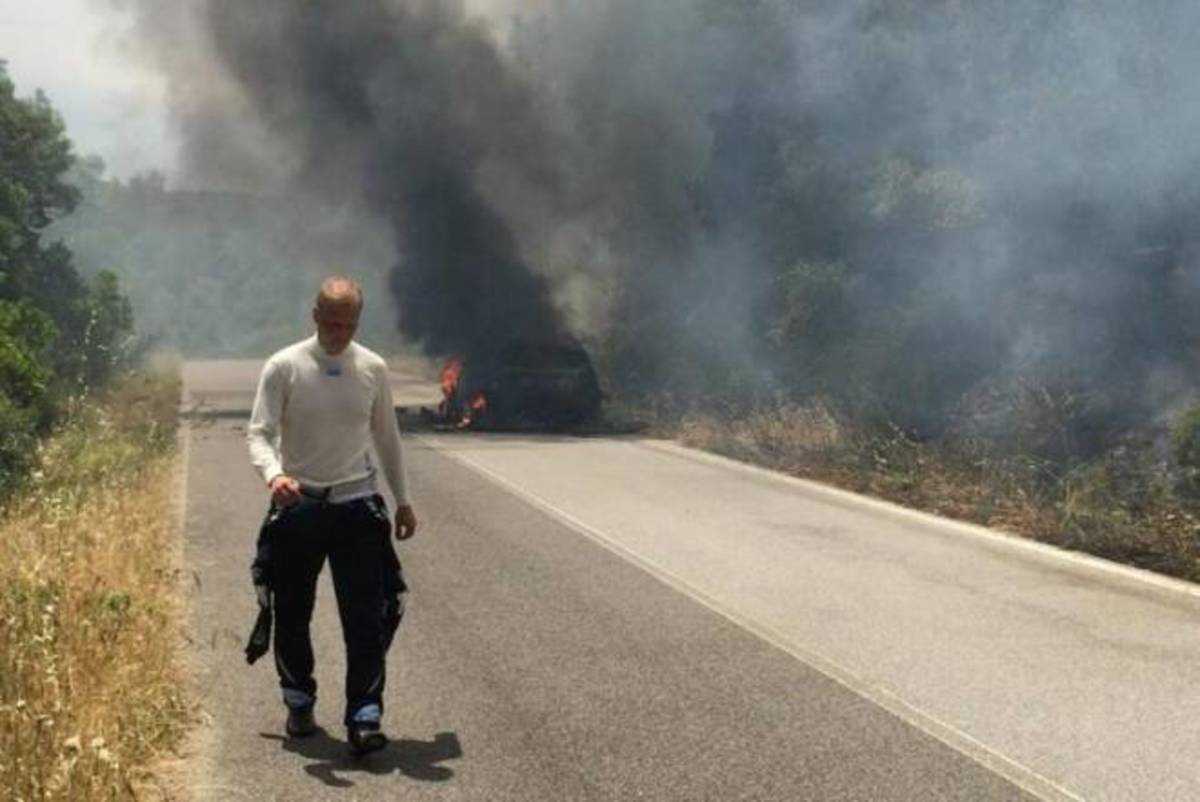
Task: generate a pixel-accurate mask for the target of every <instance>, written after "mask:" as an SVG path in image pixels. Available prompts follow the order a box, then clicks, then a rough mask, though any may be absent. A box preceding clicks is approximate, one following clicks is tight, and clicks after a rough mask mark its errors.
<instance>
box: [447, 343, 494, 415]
mask: <svg viewBox="0 0 1200 802" xmlns="http://www.w3.org/2000/svg"><path fill="white" fill-rule="evenodd" d="M462 370H463V360H462V357H458V356H453V357H450V358H449V359H447V360H446V364H445V365H444V366H443V367H442V403H441V404H440V405H439V407H438V414H439V415H441V416H442V418H443V419H448V418H449V417H450V412H451V409H450V399H451V398H453V397H454V394H455V393H456V392H457V391H458V383H459V379H460V377H461V376H462ZM487 409H488V402H487V396H485V395H484V394H483V393H476V394H475V395H474V396H473V397H472V398H471V401H470V403H469V404H467V406H466V408H465V409H464V410H463V416H462V419H461V420H460V421H458V422H457V423H456V424H455V425H456V426H457V427H458V428H459V429H466V428H467V427H469V426H470V425H471V424H472V423H474V422H475V419H476V418H478V417H479V416H481V415H484V414H486V413H487Z"/></svg>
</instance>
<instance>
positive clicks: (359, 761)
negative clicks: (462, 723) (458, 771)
mask: <svg viewBox="0 0 1200 802" xmlns="http://www.w3.org/2000/svg"><path fill="white" fill-rule="evenodd" d="M259 735H260V736H262V737H263V738H266V739H268V740H271V741H279V742H280V746H282V747H283V750H284V751H285V752H292V753H294V754H297V755H301V756H303V757H306V758H309V759H310V760H315V761H316V762H315V763H311V764H309V765H307V766H305V767H304V771H305V773H307V774H309V775H311V776H313V777H315V778H317V779H318V780H320V781H321V782H323V783H325V784H326V785H329V786H332V787H334V788H351V787H353V786H354V783H353V782H351V781H350V780H348V779H346V778H345V777H342V776H339V772H354V771H366V772H370V773H371V774H391V773H393V772H397V771H398V772H400V773H401V774H403V775H404V776H405V777H412V778H413V779H414V780H423V781H425V782H445V781H446V780H449V779H450V778H451V777H453V776H454V772H453V771H452V770H451V769H450V768H448V767H446V766H439V765H438V764H439V763H441V762H442V761H444V760H455V759H457V758H460V757H462V754H463V752H462V745H461V744H460V743H459V742H458V734H457V733H453V732H439V733H438V734H437V735H435V736H434V737H433V740H432V741H415V740H410V739H407V738H402V739H400V740H396V741H391V742H390V743H388V745H387V747H386V748H384V749H382V750H380V751H378V752H375V753H372V754H370V755H365V756H362V757H359V756H356V755H353V754H351V752H350V746H349V744H347V743H346V742H345V741H339V740H337V739H336V738H333V737H332V736H330V735H329V733H328V732H326V731H325V729H324V728H318V729H317V731H316V732H315V733H314V734H313V735H310V736H308V737H307V738H289V737H287V736H284V735H280V734H278V733H274V732H260V733H259Z"/></svg>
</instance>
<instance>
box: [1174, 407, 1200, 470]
mask: <svg viewBox="0 0 1200 802" xmlns="http://www.w3.org/2000/svg"><path fill="white" fill-rule="evenodd" d="M1171 444H1172V446H1174V450H1175V461H1176V462H1178V463H1179V465H1180V466H1181V467H1184V468H1191V469H1194V470H1200V405H1196V406H1194V407H1191V408H1190V409H1188V410H1187V411H1185V412H1184V413H1183V414H1182V415H1180V416H1179V417H1178V418H1176V419H1175V422H1174V424H1172V426H1171Z"/></svg>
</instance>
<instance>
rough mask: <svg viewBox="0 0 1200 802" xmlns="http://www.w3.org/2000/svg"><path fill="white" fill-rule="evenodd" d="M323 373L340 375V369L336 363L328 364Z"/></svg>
mask: <svg viewBox="0 0 1200 802" xmlns="http://www.w3.org/2000/svg"><path fill="white" fill-rule="evenodd" d="M325 375H326V376H341V375H342V369H341V368H340V367H338V366H337V365H330V366H329V367H327V368H325Z"/></svg>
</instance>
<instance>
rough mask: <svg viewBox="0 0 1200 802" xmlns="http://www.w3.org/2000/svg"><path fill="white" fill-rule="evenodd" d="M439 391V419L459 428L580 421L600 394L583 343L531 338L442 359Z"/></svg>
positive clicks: (590, 415)
mask: <svg viewBox="0 0 1200 802" xmlns="http://www.w3.org/2000/svg"><path fill="white" fill-rule="evenodd" d="M442 395H443V400H442V404H441V406H440V408H439V413H440V416H441V418H442V419H443V420H444V421H447V422H449V423H451V424H453V425H455V426H457V427H459V428H469V427H480V426H489V427H490V426H523V425H534V426H562V425H575V424H580V423H586V422H588V421H592V420H594V419H595V418H596V417H597V416H598V415H599V414H600V402H601V400H602V398H603V394H602V393H601V391H600V384H599V382H598V381H597V379H596V373H595V371H594V370H593V369H592V361H591V359H589V358H588V355H587V351H585V350H584V349H583V346H581V345H580V344H579V343H577V342H569V341H568V342H538V341H533V340H512V341H509V342H508V343H505V344H504V345H503V346H502V347H500V348H498V349H495V350H493V351H490V352H486V353H481V354H476V355H472V356H471V357H470V358H469V359H467V358H462V357H453V358H451V359H449V360H447V362H446V365H445V367H443V369H442Z"/></svg>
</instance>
